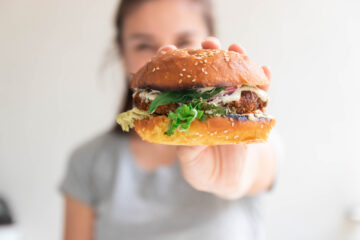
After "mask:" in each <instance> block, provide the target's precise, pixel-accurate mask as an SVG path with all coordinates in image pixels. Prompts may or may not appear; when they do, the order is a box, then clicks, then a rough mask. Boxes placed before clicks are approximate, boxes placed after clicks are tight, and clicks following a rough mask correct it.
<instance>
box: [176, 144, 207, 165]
mask: <svg viewBox="0 0 360 240" xmlns="http://www.w3.org/2000/svg"><path fill="white" fill-rule="evenodd" d="M205 148H207V146H177V147H176V154H177V156H178V158H179V160H180V161H182V162H190V161H191V160H193V159H195V158H196V157H197V156H199V154H200V153H201V152H202V151H203V150H204V149H205Z"/></svg>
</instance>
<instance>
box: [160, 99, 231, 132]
mask: <svg viewBox="0 0 360 240" xmlns="http://www.w3.org/2000/svg"><path fill="white" fill-rule="evenodd" d="M215 115H226V108H225V107H221V106H215V105H213V104H209V103H207V102H206V101H204V100H203V99H195V100H193V101H191V102H190V103H189V104H183V105H181V106H180V107H178V108H177V109H176V110H175V112H170V113H169V115H168V118H169V119H170V122H169V127H168V130H167V131H166V132H165V134H166V135H168V136H171V135H173V134H174V133H175V131H176V130H178V131H186V130H189V128H190V125H191V123H192V122H193V121H195V119H199V120H200V121H205V120H206V118H207V117H212V116H215Z"/></svg>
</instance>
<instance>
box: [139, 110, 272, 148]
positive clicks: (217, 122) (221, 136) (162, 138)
mask: <svg viewBox="0 0 360 240" xmlns="http://www.w3.org/2000/svg"><path fill="white" fill-rule="evenodd" d="M274 125H275V119H272V118H265V117H263V118H259V119H257V120H256V121H254V120H248V119H241V120H240V119H234V118H230V117H212V118H208V119H207V120H206V121H205V122H201V121H199V120H195V121H194V122H192V123H191V127H190V129H189V131H188V132H187V131H184V132H180V131H175V133H174V134H173V135H171V136H168V135H166V134H165V132H166V130H167V129H168V126H169V119H168V118H167V117H166V116H152V117H149V118H146V119H142V120H135V131H136V132H137V134H138V135H139V136H140V137H141V138H142V139H143V140H145V141H148V142H151V143H157V144H168V145H191V146H193V145H224V144H239V143H253V142H264V141H266V140H267V138H268V136H269V133H270V130H271V128H272V127H273V126H274Z"/></svg>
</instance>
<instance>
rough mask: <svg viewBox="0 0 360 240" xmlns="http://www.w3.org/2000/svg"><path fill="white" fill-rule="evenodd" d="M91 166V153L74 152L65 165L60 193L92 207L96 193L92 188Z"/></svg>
mask: <svg viewBox="0 0 360 240" xmlns="http://www.w3.org/2000/svg"><path fill="white" fill-rule="evenodd" d="M92 166H93V154H92V151H91V150H90V151H86V149H78V150H76V151H75V152H74V153H73V154H72V155H71V157H70V159H69V162H68V164H67V168H66V172H65V176H64V178H63V180H62V182H61V185H60V191H61V192H62V193H63V194H65V195H69V196H71V197H73V198H75V199H77V200H79V201H81V202H83V203H85V204H87V205H89V206H92V207H94V205H95V195H96V193H95V189H94V187H93V179H92V178H93V177H92V168H93V167H92Z"/></svg>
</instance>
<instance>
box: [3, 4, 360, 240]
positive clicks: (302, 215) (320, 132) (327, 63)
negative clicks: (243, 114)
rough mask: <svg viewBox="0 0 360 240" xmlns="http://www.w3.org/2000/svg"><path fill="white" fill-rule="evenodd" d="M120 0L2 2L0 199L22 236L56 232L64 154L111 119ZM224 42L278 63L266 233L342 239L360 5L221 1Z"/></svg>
mask: <svg viewBox="0 0 360 240" xmlns="http://www.w3.org/2000/svg"><path fill="white" fill-rule="evenodd" d="M115 5H116V0H108V1H103V0H102V1H100V0H97V1H85V0H77V1H70V0H61V1H60V0H58V1H55V0H51V1H50V0H33V1H20V0H7V1H6V0H3V1H1V2H0V126H1V127H0V194H3V195H5V196H6V197H7V198H8V199H9V200H10V202H11V204H12V207H13V209H14V211H15V213H16V217H17V220H18V222H19V226H20V227H21V230H22V231H23V233H24V236H25V239H36V240H42V239H44V240H47V239H59V238H60V235H61V221H62V220H61V217H62V212H61V210H62V208H61V207H62V205H61V204H62V202H61V198H60V195H59V193H58V192H57V186H58V184H59V181H60V179H61V177H62V174H63V170H64V166H65V163H66V158H67V156H68V154H69V152H70V151H71V149H72V148H73V147H74V146H76V145H77V144H79V143H80V142H82V141H83V140H85V139H87V138H89V137H91V136H93V135H95V134H97V133H99V132H101V131H103V130H105V129H107V128H108V127H109V126H111V124H112V122H113V118H114V114H115V110H116V108H117V102H118V97H117V96H118V95H119V94H118V91H117V90H116V89H119V88H120V85H119V82H117V79H120V77H119V76H121V75H120V73H119V72H118V70H117V68H116V62H115V60H114V61H113V62H112V63H110V69H109V67H108V68H107V70H106V71H105V74H104V73H101V69H102V67H101V65H102V64H103V63H104V59H108V58H107V57H106V53H107V51H108V50H109V48H110V46H111V39H112V28H111V27H112V26H111V20H112V14H113V11H114V7H115ZM216 5H217V12H218V18H219V24H218V25H219V33H220V37H221V39H222V40H223V42H224V45H227V44H229V43H231V42H240V43H242V44H243V45H244V46H245V47H246V48H247V50H248V52H249V54H250V56H251V57H252V58H253V59H255V60H256V61H257V62H259V63H264V64H269V65H271V67H272V70H273V85H272V89H271V97H272V102H271V103H270V105H271V107H270V111H271V112H272V114H273V115H275V116H276V117H277V119H278V126H277V128H278V130H279V132H280V133H281V135H282V137H283V141H284V145H285V149H286V153H287V155H286V158H285V159H284V161H283V162H282V163H281V165H280V167H279V179H278V184H277V187H276V189H275V191H274V192H273V193H272V194H271V196H269V197H268V203H267V204H266V206H267V209H266V222H267V230H268V234H269V238H270V239H274V240H275V239H276V240H281V239H283V240H287V239H292V240H297V239H319V240H322V239H323V240H325V239H326V240H329V239H330V240H332V239H334V240H335V239H347V237H348V235H349V234H350V233H351V231H352V227H353V225H351V224H350V222H348V221H346V220H345V218H344V213H345V210H346V209H347V208H348V207H349V206H352V205H354V204H356V203H360V153H359V151H358V149H359V147H360V140H359V139H358V137H357V136H358V135H359V134H360V127H359V125H358V124H357V123H358V122H359V120H360V112H359V107H358V106H357V104H358V102H359V100H358V98H357V94H358V90H359V89H360V71H359V66H360V59H359V56H360V47H359V43H360V33H359V23H360V16H359V14H358V12H359V10H360V5H359V1H356V0H354V1H350V0H348V1H332V0H327V1H325V0H302V1H299V0H251V1H250V0H248V1H245V0H221V1H219V0H218V1H217V4H216Z"/></svg>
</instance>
